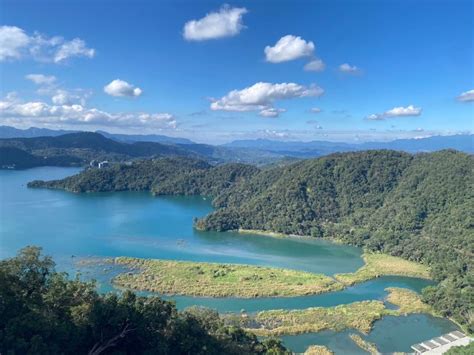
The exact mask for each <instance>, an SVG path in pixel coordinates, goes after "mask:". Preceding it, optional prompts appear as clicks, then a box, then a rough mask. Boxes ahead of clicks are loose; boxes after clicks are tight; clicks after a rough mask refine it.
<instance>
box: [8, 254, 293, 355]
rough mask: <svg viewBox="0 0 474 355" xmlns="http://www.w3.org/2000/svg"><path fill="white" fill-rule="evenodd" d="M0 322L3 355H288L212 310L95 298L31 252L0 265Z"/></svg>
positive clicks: (91, 289) (130, 297)
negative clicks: (229, 324) (226, 321)
mask: <svg viewBox="0 0 474 355" xmlns="http://www.w3.org/2000/svg"><path fill="white" fill-rule="evenodd" d="M0 319H1V320H2V321H1V322H0V352H1V353H2V354H84V353H86V352H88V351H90V354H100V353H109V354H132V353H133V354H289V352H287V350H286V349H285V348H284V347H283V346H282V344H281V343H280V342H279V341H276V340H272V341H265V342H263V343H262V342H260V341H258V339H257V338H256V337H255V336H254V335H252V334H250V333H247V332H245V331H244V330H242V329H241V328H239V327H235V326H232V327H230V326H226V325H225V324H224V321H223V320H222V319H221V318H220V317H219V315H218V314H217V313H216V312H215V311H211V310H208V309H201V308H193V309H188V310H186V311H184V312H178V311H177V310H176V307H175V306H174V304H173V303H170V302H167V301H163V300H161V299H160V298H158V297H138V296H136V295H135V294H133V293H131V292H125V293H124V294H123V295H121V296H119V295H116V294H107V295H99V294H98V293H97V292H96V291H95V285H94V284H93V283H84V282H81V281H79V280H78V279H75V280H70V279H68V278H67V275H66V274H64V273H57V272H55V271H54V262H53V261H52V259H51V258H49V257H44V256H42V255H41V250H40V249H39V248H36V247H27V248H25V249H22V250H21V251H20V252H19V254H18V256H16V257H14V258H12V259H7V260H2V261H0Z"/></svg>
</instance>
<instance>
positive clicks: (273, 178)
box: [29, 150, 474, 329]
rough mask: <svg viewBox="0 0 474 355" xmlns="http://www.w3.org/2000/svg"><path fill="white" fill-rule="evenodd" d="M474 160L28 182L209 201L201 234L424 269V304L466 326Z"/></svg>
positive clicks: (147, 165) (165, 168)
mask: <svg viewBox="0 0 474 355" xmlns="http://www.w3.org/2000/svg"><path fill="white" fill-rule="evenodd" d="M473 160H474V159H473V157H472V156H471V155H468V154H465V153H461V152H456V151H452V150H447V151H440V152H436V153H425V154H417V155H410V154H408V153H401V152H396V151H386V150H381V151H364V152H352V153H339V154H333V155H329V156H326V157H322V158H319V159H312V160H305V161H299V162H296V163H293V164H289V165H283V166H276V167H273V168H267V169H261V170H259V169H257V168H254V167H250V166H246V165H243V164H232V165H222V166H219V167H211V166H210V165H208V164H206V163H203V162H199V161H195V160H193V159H190V160H188V161H187V162H186V163H185V164H182V163H181V162H179V161H175V160H174V159H169V160H166V159H165V160H163V159H159V160H156V161H154V162H149V161H148V162H147V161H144V162H139V163H134V164H133V165H132V166H129V167H127V166H123V165H119V166H116V167H113V168H110V169H100V170H97V169H95V170H89V171H85V172H83V173H81V174H79V175H76V176H73V177H70V178H66V179H64V180H60V181H53V182H34V183H32V184H30V185H29V186H31V187H51V188H64V189H68V190H71V191H77V192H81V191H112V190H124V189H125V190H126V189H130V190H136V189H141V190H151V191H153V192H154V193H156V194H204V195H212V196H213V197H214V201H213V203H214V206H215V207H216V210H215V211H214V212H212V213H211V214H209V215H208V216H206V217H205V218H203V219H201V220H199V221H198V222H197V227H198V228H201V229H208V230H218V231H225V230H232V229H257V230H264V231H273V232H281V233H288V234H297V235H312V236H314V237H327V238H336V239H339V240H342V241H344V242H346V243H349V244H354V245H358V246H363V247H366V248H368V249H370V250H373V251H381V252H385V253H389V254H392V255H396V256H401V257H404V258H406V259H409V260H414V261H419V262H422V263H425V264H428V265H430V266H431V268H432V270H433V276H434V278H435V279H436V280H437V281H439V284H438V285H437V286H436V287H433V288H429V289H427V290H426V291H425V297H426V300H428V301H429V302H430V303H431V304H433V305H435V306H436V307H437V309H438V310H439V311H440V312H441V313H442V314H443V315H446V316H451V317H454V319H456V320H457V321H459V322H461V323H463V324H464V325H467V324H469V326H470V327H473V319H472V309H471V307H472V304H474V303H473V295H474V286H473V274H472V267H473V254H472V251H473V250H474V172H473V169H474V164H473V163H474V161H473ZM471 329H473V328H471Z"/></svg>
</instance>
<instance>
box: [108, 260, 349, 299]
mask: <svg viewBox="0 0 474 355" xmlns="http://www.w3.org/2000/svg"><path fill="white" fill-rule="evenodd" d="M111 262H114V263H115V264H119V265H126V266H127V267H129V268H130V269H132V270H136V272H129V273H122V274H119V275H118V276H116V277H115V278H114V280H113V282H114V284H116V285H118V286H120V287H125V288H131V289H135V290H146V291H153V292H158V293H161V294H168V295H189V296H206V297H241V298H253V297H277V296H279V297H291V296H305V295H314V294H319V293H323V292H330V291H336V290H340V289H342V288H343V287H344V286H343V285H342V284H340V283H339V282H336V281H335V280H334V279H332V278H330V277H328V276H324V275H319V274H313V273H309V272H304V271H295V270H288V269H279V268H269V267H261V266H251V265H238V264H215V263H202V262H190V261H170V260H150V259H138V258H128V257H120V258H115V259H113V260H111Z"/></svg>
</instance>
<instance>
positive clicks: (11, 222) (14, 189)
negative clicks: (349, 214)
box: [0, 167, 454, 354]
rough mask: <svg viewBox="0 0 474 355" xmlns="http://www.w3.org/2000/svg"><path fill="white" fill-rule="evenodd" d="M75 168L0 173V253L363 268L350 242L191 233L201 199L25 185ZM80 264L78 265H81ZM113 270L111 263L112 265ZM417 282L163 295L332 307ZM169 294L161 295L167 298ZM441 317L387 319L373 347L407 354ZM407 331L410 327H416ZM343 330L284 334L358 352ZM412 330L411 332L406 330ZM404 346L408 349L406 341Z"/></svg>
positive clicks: (62, 263)
mask: <svg viewBox="0 0 474 355" xmlns="http://www.w3.org/2000/svg"><path fill="white" fill-rule="evenodd" d="M78 171H79V169H75V168H51V167H44V168H36V169H30V170H23V171H5V170H0V258H5V257H10V256H13V255H15V253H16V252H17V250H18V249H20V248H22V247H24V246H26V245H39V246H42V247H43V248H44V251H45V253H47V254H49V255H52V256H54V258H55V260H56V261H57V263H58V268H59V269H61V270H67V271H69V272H74V271H75V269H74V263H73V261H74V260H77V259H79V258H84V257H86V258H87V257H107V256H122V255H126V256H135V257H142V258H162V259H176V260H191V261H210V262H227V263H245V264H254V265H263V266H275V267H284V268H292V269H298V270H304V271H310V272H316V273H324V274H326V275H333V274H335V273H340V272H352V271H355V270H357V269H358V268H359V267H361V266H362V265H363V261H362V259H361V250H360V249H359V248H355V247H350V246H344V245H335V244H331V243H328V242H326V241H318V240H312V239H301V240H299V239H298V240H295V239H289V238H283V239H278V238H271V237H264V236H255V235H241V234H238V233H216V232H199V231H196V230H194V229H193V228H192V221H193V217H201V216H204V215H206V214H207V213H209V212H210V211H212V207H211V204H210V201H209V199H204V198H202V197H159V198H155V197H152V196H150V194H148V193H138V192H135V193H132V192H120V193H97V194H72V193H68V192H64V191H55V190H41V189H28V188H27V187H26V183H27V182H29V181H31V180H34V179H44V180H49V179H59V178H62V177H65V176H68V175H72V174H74V173H76V172H78ZM83 271H84V270H83ZM85 271H86V273H87V272H88V271H89V272H90V271H92V274H90V275H89V276H90V277H94V278H96V279H97V280H98V282H99V287H100V289H101V290H103V291H106V290H110V289H111V286H110V283H109V280H110V278H111V277H112V276H113V274H114V271H113V270H112V271H110V270H109V271H107V272H105V271H104V270H102V269H101V270H99V269H96V270H93V269H90V270H85ZM115 272H116V270H115ZM427 284H428V282H427V281H426V280H418V279H410V278H403V277H382V278H379V279H377V280H372V281H369V282H365V283H363V284H359V285H357V286H354V287H350V288H347V289H345V290H343V291H339V292H334V293H328V294H323V295H317V296H308V297H293V298H261V299H238V298H224V299H212V298H197V297H184V296H177V297H176V296H175V297H172V299H174V300H175V301H176V303H177V306H178V307H179V308H185V307H188V306H191V305H202V306H207V307H211V308H215V309H218V310H219V311H223V312H238V311H240V310H241V309H245V310H246V311H247V312H256V311H260V310H266V309H279V308H285V309H298V308H300V309H301V308H307V307H317V306H335V305H338V304H345V303H351V302H355V301H361V300H367V299H379V300H382V299H384V297H385V296H386V292H385V288H386V287H392V286H396V287H405V288H409V289H412V290H415V291H420V290H421V289H422V288H423V287H425V286H426V285H427ZM167 298H170V297H167ZM453 327H454V325H453V324H452V323H450V322H449V321H447V320H444V319H435V318H432V317H428V316H421V315H416V316H409V317H399V318H396V317H386V318H384V319H383V320H381V321H378V322H377V323H376V324H375V327H374V330H373V331H372V332H371V333H370V335H369V336H368V337H367V339H369V340H370V341H372V342H375V343H377V345H378V346H379V348H380V350H381V351H384V352H385V351H395V350H398V351H408V350H409V346H410V345H411V344H413V343H416V342H418V341H421V340H424V339H428V338H431V337H432V336H436V335H440V334H442V333H444V332H447V331H449V330H451V329H453ZM415 330H416V331H415ZM349 333H350V332H340V333H334V332H320V333H317V334H304V335H298V336H290V337H284V340H285V342H286V343H287V345H288V346H289V347H291V348H292V349H293V350H295V351H303V350H304V349H305V348H306V347H307V346H309V345H311V344H326V345H328V346H329V347H330V348H331V349H333V350H335V351H336V352H338V353H346V354H351V353H358V352H359V353H360V352H362V353H363V351H361V350H359V349H358V348H357V347H356V346H354V344H353V343H352V341H351V340H350V339H349V338H348V334H349ZM412 333H415V334H419V339H418V337H416V336H414V334H412ZM407 346H408V348H407Z"/></svg>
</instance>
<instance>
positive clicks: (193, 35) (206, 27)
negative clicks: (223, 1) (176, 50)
mask: <svg viewBox="0 0 474 355" xmlns="http://www.w3.org/2000/svg"><path fill="white" fill-rule="evenodd" d="M246 13H247V9H246V8H243V7H230V6H229V5H224V6H222V7H221V9H220V10H219V11H218V12H211V13H209V14H207V15H206V16H204V17H203V18H202V19H199V20H191V21H188V22H186V23H185V25H184V30H183V36H184V38H185V39H186V40H188V41H204V40H208V39H217V38H223V37H232V36H235V35H238V34H239V33H240V31H241V30H242V29H243V28H244V27H245V26H244V25H243V23H242V16H243V15H244V14H246Z"/></svg>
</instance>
